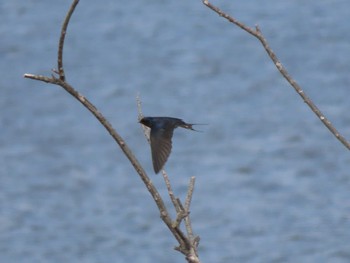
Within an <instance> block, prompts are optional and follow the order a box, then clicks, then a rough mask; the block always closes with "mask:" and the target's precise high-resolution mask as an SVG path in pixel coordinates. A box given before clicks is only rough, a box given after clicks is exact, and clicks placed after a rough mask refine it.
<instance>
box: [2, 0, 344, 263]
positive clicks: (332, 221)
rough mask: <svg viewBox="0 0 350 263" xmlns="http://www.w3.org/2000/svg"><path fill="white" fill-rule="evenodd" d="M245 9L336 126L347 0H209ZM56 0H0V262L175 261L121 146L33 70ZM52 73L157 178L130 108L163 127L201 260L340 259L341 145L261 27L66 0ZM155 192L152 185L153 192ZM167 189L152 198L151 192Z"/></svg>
mask: <svg viewBox="0 0 350 263" xmlns="http://www.w3.org/2000/svg"><path fill="white" fill-rule="evenodd" d="M215 3H216V4H217V5H219V6H220V7H221V8H222V9H224V10H225V11H227V12H228V13H231V14H233V15H236V17H237V18H238V19H240V20H241V21H243V22H245V23H246V24H248V25H251V26H254V25H255V24H259V25H260V27H261V29H262V31H263V32H264V34H265V36H266V38H267V39H268V41H269V43H270V45H271V46H272V48H273V50H274V51H275V52H276V53H277V55H278V56H279V58H280V60H281V61H282V63H283V64H284V65H285V66H286V68H287V69H288V70H289V72H290V73H291V74H292V75H293V77H294V78H295V79H296V80H297V81H298V83H299V84H300V85H301V86H302V87H303V88H304V90H305V92H306V93H307V94H308V95H309V96H310V97H311V98H312V99H313V100H314V102H315V103H316V104H317V105H318V106H319V107H320V109H321V110H322V111H323V112H324V113H325V115H326V116H328V117H329V119H330V120H331V121H332V123H333V124H334V125H335V126H336V127H337V128H338V129H339V131H340V132H341V133H342V134H343V135H344V136H345V137H347V138H348V139H350V117H349V116H350V115H349V111H350V103H349V94H350V91H349V87H350V74H349V69H350V56H349V54H350V30H349V17H350V2H349V1H345V0H343V1H341V0H339V1H331V0H324V1H300V0H298V1H296V0H294V1H291V0H288V1H278V0H271V1H265V2H264V3H262V2H261V1H258V0H255V1H253V0H251V1H228V0H226V1H224V0H220V1H216V2H215ZM69 4H70V1H47V0H46V1H44V0H30V1H29V0H28V1H20V0H13V1H0V39H1V40H0V56H1V60H0V74H1V77H0V92H1V96H0V110H1V113H0V124H1V127H2V129H1V130H2V132H1V136H0V167H1V168H0V262H30V263H31V262H35V263H37V262H83V263H90V262H91V263H97V262H99V263H101V262H106V263H107V262H142V263H148V262H169V263H171V262H184V261H185V260H184V258H183V256H182V255H181V254H180V253H178V252H176V251H174V250H173V247H174V246H175V245H176V242H175V240H174V238H173V237H172V236H171V235H170V234H169V232H168V230H167V229H166V227H165V226H164V225H163V223H162V222H161V221H160V219H159V212H158V211H157V209H156V207H155V205H154V203H153V201H152V200H151V198H150V195H149V193H148V192H147V191H146V189H145V187H144V186H143V184H142V182H141V180H140V179H139V178H138V176H137V174H136V173H135V171H134V170H133V168H132V166H131V165H130V163H129V162H128V161H127V159H126V158H125V156H123V154H122V153H121V150H120V149H119V148H118V147H117V146H116V145H115V143H114V141H113V140H112V139H111V138H110V137H109V136H108V134H107V132H106V131H105V130H104V129H103V128H102V127H101V125H99V123H98V122H97V121H96V120H95V119H94V118H93V117H92V115H91V114H90V113H89V112H88V111H87V110H85V109H84V108H83V107H82V106H81V105H80V104H79V103H77V102H76V101H75V100H74V99H72V97H71V96H70V95H68V94H67V93H66V92H65V91H63V90H62V89H61V88H59V87H56V86H52V85H48V84H44V83H40V82H36V81H32V80H28V79H24V78H23V77H22V76H23V74H24V73H35V74H42V75H50V74H51V71H50V70H51V69H52V68H55V67H56V53H57V41H58V35H59V30H60V26H61V22H62V19H63V17H64V15H65V12H66V10H67V8H68V6H69ZM64 52H65V53H64V65H65V69H66V74H67V80H68V82H69V83H71V84H72V85H73V86H74V87H75V88H76V89H77V90H79V91H80V92H81V93H82V94H84V95H85V96H86V97H88V98H89V99H90V100H91V101H92V102H93V103H94V104H95V105H96V106H97V107H98V108H99V110H100V111H101V112H102V113H103V114H104V115H105V116H106V117H107V118H108V119H109V120H110V122H111V123H112V124H113V126H114V127H115V129H116V130H117V131H118V132H119V133H120V134H121V135H122V136H123V138H124V139H125V140H126V142H127V143H128V145H129V146H130V148H131V149H132V150H133V152H134V154H135V155H136V156H137V158H138V159H139V160H140V162H141V163H142V165H143V166H144V168H145V169H146V170H147V172H148V173H149V175H150V177H151V178H152V179H153V182H154V184H156V185H157V186H158V187H159V189H160V191H161V193H162V194H165V186H164V183H163V181H162V178H161V176H159V175H154V173H153V171H152V166H151V157H150V149H149V146H148V144H147V142H146V141H145V138H144V136H143V134H142V130H141V128H140V126H139V125H138V124H137V108H136V102H135V97H136V95H137V93H139V94H140V96H141V99H142V103H143V111H144V114H145V115H150V116H152V115H163V116H174V117H180V118H183V119H184V120H185V121H187V122H193V123H207V124H208V125H206V126H200V127H199V129H200V130H203V132H202V133H194V132H191V131H188V130H183V129H178V130H176V131H175V134H174V140H173V146H174V147H173V152H172V154H171V156H170V159H169V161H168V163H167V165H166V170H167V172H168V174H169V177H170V179H171V181H172V183H173V187H174V192H175V193H176V194H177V195H178V196H179V197H180V198H182V199H184V197H185V193H186V187H187V184H188V181H189V178H190V177H191V176H196V188H195V194H194V197H193V203H192V210H191V216H192V223H193V228H194V231H195V233H196V234H197V235H199V236H200V237H201V242H200V248H199V253H200V258H201V259H202V262H218V263H226V262H266V263H270V262H293V263H294V262H336V263H338V262H350V172H349V171H350V169H349V165H350V157H349V153H348V150H346V148H345V147H344V146H343V145H341V144H340V143H339V142H338V141H337V140H336V139H335V138H334V137H333V136H332V135H331V134H330V133H329V131H328V130H327V129H326V128H325V127H324V126H323V124H322V123H321V122H320V121H319V120H318V119H317V118H316V117H315V116H314V114H313V113H312V112H311V111H310V110H309V109H308V108H307V106H306V105H305V104H304V103H303V102H302V100H301V99H300V98H299V96H298V95H297V94H296V93H295V92H294V91H293V90H292V88H291V87H290V86H289V85H288V84H287V83H286V81H285V80H284V79H283V78H282V77H281V76H280V75H279V73H278V72H277V70H276V69H275V67H274V66H273V64H272V63H271V61H270V60H269V58H268V56H267V55H266V53H265V52H264V50H263V48H262V47H261V45H260V43H259V42H258V41H257V40H256V39H254V38H253V37H251V36H250V35H248V34H247V33H245V32H243V31H241V30H239V29H238V28H236V27H234V26H233V25H231V24H229V23H228V22H227V21H225V20H224V19H222V18H221V17H219V16H218V15H216V14H214V13H213V12H212V11H211V10H209V9H208V8H206V7H205V6H204V5H202V3H201V1H165V0H149V1H139V0H134V1H127V0H123V1H112V0H106V1H103V3H102V2H98V1H92V0H85V1H81V3H80V4H79V6H78V8H77V10H76V13H75V14H74V16H73V18H72V21H71V24H70V25H69V30H68V35H67V39H66V46H65V50H64ZM166 200H168V199H167V198H166ZM167 202H169V201H167Z"/></svg>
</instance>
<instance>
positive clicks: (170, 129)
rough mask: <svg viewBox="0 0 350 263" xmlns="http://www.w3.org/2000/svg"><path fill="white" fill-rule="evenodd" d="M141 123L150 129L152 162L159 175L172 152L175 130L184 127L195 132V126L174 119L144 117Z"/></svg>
mask: <svg viewBox="0 0 350 263" xmlns="http://www.w3.org/2000/svg"><path fill="white" fill-rule="evenodd" d="M140 123H141V124H143V125H145V126H147V127H149V128H150V129H151V132H150V143H151V152H152V162H153V169H154V172H155V173H156V174H157V173H159V171H160V170H161V169H162V168H163V166H164V164H165V163H166V161H167V160H168V157H169V155H170V152H171V148H172V143H171V139H172V137H173V133H174V129H176V128H177V127H182V128H185V129H189V130H193V131H195V129H193V127H192V126H193V125H194V124H190V123H186V122H184V121H183V120H181V119H178V118H172V117H144V118H142V119H141V120H140Z"/></svg>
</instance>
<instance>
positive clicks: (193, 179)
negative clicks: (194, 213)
mask: <svg viewBox="0 0 350 263" xmlns="http://www.w3.org/2000/svg"><path fill="white" fill-rule="evenodd" d="M195 182H196V177H194V176H192V177H191V180H190V183H189V185H188V191H187V196H186V200H185V211H186V213H187V216H186V217H185V225H186V231H187V236H188V237H189V239H190V240H191V242H192V241H193V239H194V238H193V231H192V225H191V219H190V217H189V214H190V206H191V201H192V195H193V191H194V184H195Z"/></svg>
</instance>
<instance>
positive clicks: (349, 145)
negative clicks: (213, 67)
mask: <svg viewBox="0 0 350 263" xmlns="http://www.w3.org/2000/svg"><path fill="white" fill-rule="evenodd" d="M203 4H204V5H206V6H207V7H209V8H210V9H211V10H213V11H214V12H216V13H217V14H218V15H219V16H222V17H224V18H225V19H227V20H228V21H230V22H231V23H233V24H235V25H236V26H238V27H240V28H241V29H243V30H244V31H246V32H248V33H249V34H251V35H252V36H254V37H256V38H257V39H258V40H259V41H260V42H261V44H262V45H263V47H264V49H265V51H266V52H267V54H268V55H269V57H270V58H271V60H272V61H273V63H274V64H275V66H276V68H277V69H278V70H279V72H280V73H281V74H282V76H283V77H284V78H285V79H286V80H287V81H288V83H289V84H290V85H291V86H292V87H293V88H294V90H295V91H296V92H297V93H298V94H299V95H300V97H301V98H302V99H303V101H304V102H305V103H306V104H307V105H308V106H309V107H310V109H311V110H312V111H313V112H314V113H315V114H316V116H317V117H318V118H319V119H320V120H321V121H322V123H323V124H324V125H325V126H326V127H327V128H328V130H329V131H330V132H331V133H332V134H333V135H334V136H335V137H336V138H337V139H338V140H339V141H340V142H341V143H342V144H343V145H344V146H345V147H346V148H347V149H348V150H350V142H349V141H347V140H346V139H345V137H343V136H342V135H341V134H340V133H339V132H338V130H337V129H336V128H335V127H334V126H333V125H332V123H331V122H330V121H329V120H328V119H327V118H326V116H325V115H324V114H323V113H322V112H321V111H320V109H319V108H318V107H317V106H316V105H315V104H314V103H313V101H312V100H311V99H310V98H309V97H308V96H307V95H306V94H305V92H304V90H303V89H302V88H301V87H300V86H299V84H298V83H297V82H296V81H295V80H294V79H293V78H292V77H291V76H290V74H289V73H288V71H287V70H286V68H285V67H284V66H283V65H282V63H281V62H280V61H279V59H278V58H277V56H276V54H275V53H274V52H273V51H272V49H271V47H270V46H269V44H268V42H267V40H266V38H265V37H264V35H263V34H262V32H261V30H260V28H259V27H258V26H256V27H255V29H253V28H250V27H248V26H246V25H245V24H243V23H241V22H239V21H238V20H236V19H235V18H233V17H232V16H230V15H228V14H226V13H224V12H223V11H221V10H220V9H219V8H218V7H216V6H214V5H212V4H211V3H210V2H209V1H208V0H203Z"/></svg>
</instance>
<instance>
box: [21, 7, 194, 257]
mask: <svg viewBox="0 0 350 263" xmlns="http://www.w3.org/2000/svg"><path fill="white" fill-rule="evenodd" d="M78 3H79V0H74V1H73V2H72V4H71V6H70V8H69V10H68V12H67V14H66V17H65V19H64V22H63V25H62V28H61V34H60V39H59V44H58V55H57V66H58V69H57V70H53V75H52V76H51V77H48V76H42V75H34V74H24V77H25V78H29V79H33V80H38V81H43V82H46V83H50V84H54V85H58V86H60V87H62V88H63V89H64V90H66V91H67V92H68V93H69V94H71V95H72V96H73V97H74V98H76V99H77V100H78V101H79V102H80V103H81V104H83V106H84V107H86V108H87V109H88V110H89V111H90V112H91V113H92V114H93V115H94V116H95V117H96V118H97V119H98V120H99V122H100V123H101V124H102V125H103V126H104V127H105V128H106V130H107V131H108V132H109V134H110V135H111V136H112V137H113V139H114V140H115V141H116V143H117V144H118V145H119V146H120V148H121V149H122V151H123V152H124V154H125V156H126V157H127V158H128V159H129V161H130V163H131V164H132V165H133V167H134V168H135V170H136V172H137V173H138V174H139V176H140V178H141V180H142V181H143V182H144V184H145V186H146V188H147V190H148V191H149V193H150V194H151V196H152V197H153V200H154V202H155V203H156V205H157V207H158V210H159V212H160V217H161V219H162V220H163V222H164V223H165V224H166V225H167V227H168V228H169V230H170V232H171V233H172V234H173V236H174V237H175V238H176V240H177V241H178V243H179V246H178V247H177V248H176V249H177V250H179V251H180V252H181V253H183V254H184V255H185V256H186V260H187V261H188V262H191V263H199V262H200V261H199V258H198V256H197V245H198V243H194V242H191V240H190V238H189V237H187V236H186V234H185V233H184V232H183V231H182V230H181V229H180V225H179V224H177V225H176V224H173V220H172V219H171V217H170V215H169V213H168V210H167V207H166V206H165V203H164V201H163V199H162V197H161V195H160V194H159V192H158V190H157V189H156V188H155V186H154V185H153V183H152V181H151V180H150V178H149V177H148V175H147V174H146V172H145V170H144V169H143V168H142V166H141V164H140V163H139V161H138V160H137V159H136V157H135V156H134V155H133V153H132V151H131V150H130V148H129V147H128V146H127V144H126V143H125V141H124V140H123V138H122V137H121V136H120V135H119V134H118V133H117V132H116V130H115V129H114V128H113V127H112V125H111V124H110V123H109V121H108V120H107V119H106V118H105V117H104V116H103V115H102V113H101V112H99V110H98V109H97V108H96V107H95V106H94V105H93V104H92V103H91V102H90V101H89V100H88V99H87V98H86V97H85V96H83V95H82V94H80V93H79V92H78V91H76V90H75V89H74V88H73V87H72V86H71V85H70V84H69V83H68V82H66V75H65V72H64V66H63V47H64V41H65V36H66V32H67V27H68V24H69V21H70V18H71V16H72V14H73V12H74V10H75V8H76V6H77V4H78ZM55 74H57V75H58V77H56V76H55Z"/></svg>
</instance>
